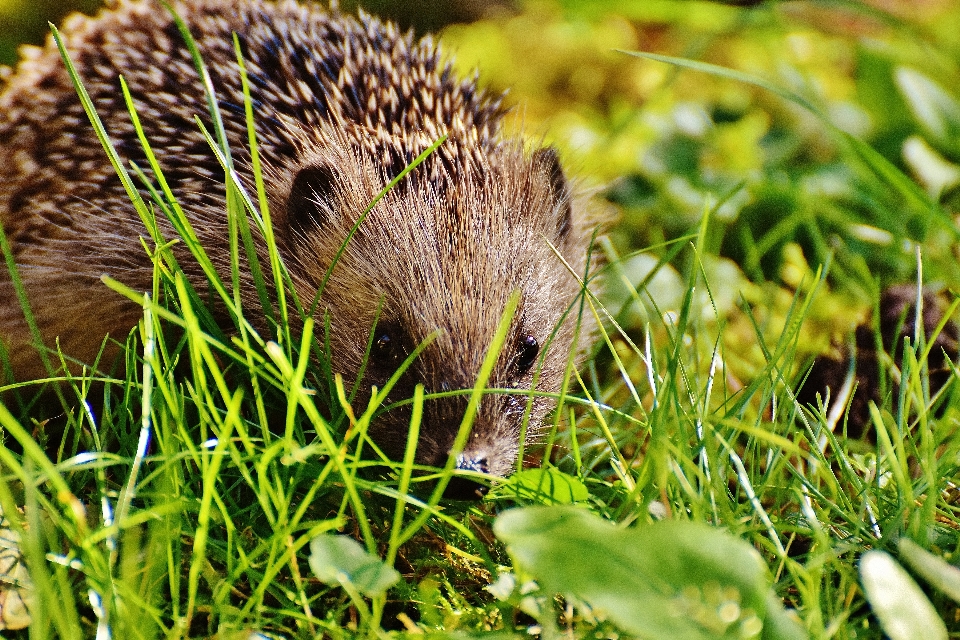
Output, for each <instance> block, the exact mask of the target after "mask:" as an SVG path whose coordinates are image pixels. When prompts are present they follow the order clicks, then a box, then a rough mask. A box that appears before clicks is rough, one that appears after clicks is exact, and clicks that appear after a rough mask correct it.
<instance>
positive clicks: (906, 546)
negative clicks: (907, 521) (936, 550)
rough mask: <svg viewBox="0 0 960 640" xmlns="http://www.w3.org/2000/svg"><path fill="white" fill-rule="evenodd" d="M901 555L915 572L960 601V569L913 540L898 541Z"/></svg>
mask: <svg viewBox="0 0 960 640" xmlns="http://www.w3.org/2000/svg"><path fill="white" fill-rule="evenodd" d="M897 550H898V551H900V557H901V558H902V559H903V561H904V562H905V563H906V564H907V566H909V567H910V568H911V569H913V571H914V573H916V574H918V575H919V576H920V577H921V578H923V579H924V580H926V581H927V582H928V583H929V584H930V586H932V587H933V588H934V589H936V590H937V591H940V592H942V593H944V594H945V595H947V596H949V597H950V598H951V599H953V601H954V602H957V603H960V569H958V568H957V567H955V566H953V565H952V564H950V563H949V562H947V561H946V560H944V559H943V558H940V557H938V556H935V555H933V554H932V553H930V552H929V551H927V550H926V549H924V548H923V547H921V546H920V545H918V544H917V543H916V542H914V541H913V540H910V539H909V538H901V539H900V541H899V542H898V543H897Z"/></svg>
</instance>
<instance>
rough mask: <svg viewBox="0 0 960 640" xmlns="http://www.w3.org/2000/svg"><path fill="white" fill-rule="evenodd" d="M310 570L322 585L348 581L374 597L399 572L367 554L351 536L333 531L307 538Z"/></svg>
mask: <svg viewBox="0 0 960 640" xmlns="http://www.w3.org/2000/svg"><path fill="white" fill-rule="evenodd" d="M310 569H311V570H312V571H313V573H314V574H315V575H316V576H317V578H319V579H320V581H321V582H325V583H326V584H330V585H335V584H340V585H343V584H350V585H352V586H353V587H355V588H356V589H357V590H358V591H359V592H360V593H362V594H364V595H366V596H378V595H382V594H383V593H384V592H386V590H387V589H389V588H390V587H392V586H393V585H395V584H396V583H397V582H399V580H400V574H399V573H398V572H397V570H396V569H394V568H393V567H388V566H387V565H386V564H384V562H383V561H382V560H380V558H378V557H376V556H375V555H372V554H370V553H367V551H366V550H364V548H363V547H361V546H360V544H359V543H358V542H357V541H356V540H354V539H353V538H348V537H347V536H339V535H333V534H324V535H319V536H317V537H316V538H314V539H313V540H311V541H310Z"/></svg>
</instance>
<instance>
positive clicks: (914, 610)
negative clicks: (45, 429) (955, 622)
mask: <svg viewBox="0 0 960 640" xmlns="http://www.w3.org/2000/svg"><path fill="white" fill-rule="evenodd" d="M860 580H861V582H862V583H863V591H864V593H865V594H866V596H867V601H869V602H870V606H871V607H872V608H873V612H874V613H875V614H876V616H877V618H878V619H879V620H880V625H881V626H882V627H883V631H884V633H886V634H887V635H888V636H889V637H890V640H914V639H917V638H923V640H947V627H946V625H945V624H944V623H943V620H941V619H940V617H939V616H938V615H937V612H936V610H935V609H934V608H933V605H932V604H931V603H930V601H929V600H928V599H927V596H925V595H924V593H923V591H921V590H920V587H919V586H917V583H916V582H914V581H913V578H911V577H910V574H908V573H907V572H906V570H905V569H904V568H903V567H901V566H900V565H899V564H897V561H896V560H894V559H893V558H892V557H890V555H889V554H887V553H885V552H883V551H868V552H866V553H865V554H863V557H862V558H861V559H860Z"/></svg>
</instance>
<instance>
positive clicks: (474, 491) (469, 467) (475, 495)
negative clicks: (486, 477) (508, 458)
mask: <svg viewBox="0 0 960 640" xmlns="http://www.w3.org/2000/svg"><path fill="white" fill-rule="evenodd" d="M488 466H489V465H488V458H487V457H486V456H485V455H483V454H470V453H461V454H460V455H459V456H457V467H456V468H457V470H458V471H479V472H480V473H487V469H488ZM489 490H490V487H488V486H486V485H484V484H481V483H479V482H477V481H476V480H474V479H473V478H467V477H464V476H456V477H454V478H452V479H451V480H450V484H448V485H447V490H446V491H445V492H444V494H443V495H444V497H445V498H450V499H452V500H479V499H480V498H482V497H483V496H485V495H486V493H487V491H489Z"/></svg>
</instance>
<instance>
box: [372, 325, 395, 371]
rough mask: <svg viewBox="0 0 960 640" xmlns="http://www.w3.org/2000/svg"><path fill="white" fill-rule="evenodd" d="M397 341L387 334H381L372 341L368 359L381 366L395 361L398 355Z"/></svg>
mask: <svg viewBox="0 0 960 640" xmlns="http://www.w3.org/2000/svg"><path fill="white" fill-rule="evenodd" d="M399 351H400V350H399V349H398V348H397V341H396V340H395V339H394V338H393V336H391V335H390V334H389V333H381V334H379V335H378V336H377V337H376V338H374V340H373V345H372V346H371V348H370V357H371V358H373V359H374V360H376V361H377V362H379V363H382V364H388V363H390V362H392V361H394V360H396V359H397V355H398V354H399Z"/></svg>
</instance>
